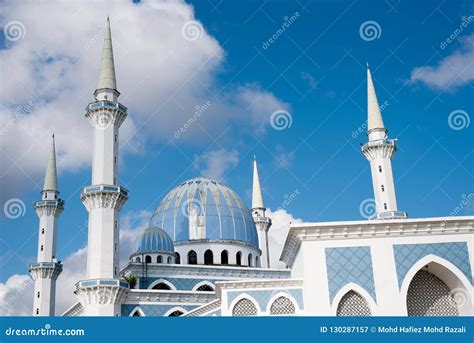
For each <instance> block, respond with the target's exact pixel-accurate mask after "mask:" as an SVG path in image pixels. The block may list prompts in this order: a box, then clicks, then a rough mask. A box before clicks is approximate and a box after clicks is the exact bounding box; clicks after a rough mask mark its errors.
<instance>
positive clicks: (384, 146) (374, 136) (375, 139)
mask: <svg viewBox="0 0 474 343" xmlns="http://www.w3.org/2000/svg"><path fill="white" fill-rule="evenodd" d="M367 112H368V131H367V136H368V138H369V141H368V142H367V143H365V144H364V145H363V146H362V152H363V154H364V155H365V157H366V158H367V159H368V160H369V162H370V170H371V173H372V184H373V187H374V197H375V205H376V210H377V213H376V214H375V215H374V216H373V217H372V218H370V219H396V218H406V217H407V214H406V213H405V212H401V211H398V208H397V197H396V195H395V185H394V183H393V174H392V156H393V154H394V153H395V151H396V150H397V147H396V144H395V140H393V139H389V138H388V136H387V132H388V131H387V129H385V126H384V124H383V120H382V114H381V113H380V107H379V103H378V101H377V96H376V94H375V88H374V83H373V81H372V75H371V74H370V69H369V65H368V64H367Z"/></svg>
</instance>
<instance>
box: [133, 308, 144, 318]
mask: <svg viewBox="0 0 474 343" xmlns="http://www.w3.org/2000/svg"><path fill="white" fill-rule="evenodd" d="M141 316H142V315H141V314H140V311H138V309H137V310H135V312H133V314H132V317H141Z"/></svg>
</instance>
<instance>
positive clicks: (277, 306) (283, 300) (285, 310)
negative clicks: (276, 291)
mask: <svg viewBox="0 0 474 343" xmlns="http://www.w3.org/2000/svg"><path fill="white" fill-rule="evenodd" d="M295 312H296V309H295V305H293V303H292V302H291V300H290V299H288V298H287V297H283V296H281V297H279V298H277V299H275V301H274V302H273V303H272V305H271V307H270V315H272V316H288V315H292V314H295Z"/></svg>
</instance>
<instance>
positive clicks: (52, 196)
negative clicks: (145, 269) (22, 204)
mask: <svg viewBox="0 0 474 343" xmlns="http://www.w3.org/2000/svg"><path fill="white" fill-rule="evenodd" d="M56 175H57V172H56V152H55V146H54V135H53V136H52V140H51V149H50V152H49V159H48V167H47V168H46V175H45V178H44V186H43V191H42V192H41V200H40V201H36V202H35V210H36V214H37V215H38V217H39V233H38V256H37V259H36V262H35V263H31V264H30V266H29V271H30V273H31V276H32V277H33V280H35V293H34V300H33V315H34V316H54V308H55V296H56V280H57V278H58V276H59V275H60V274H61V272H62V270H63V266H62V264H61V262H59V261H58V260H57V259H56V231H57V223H58V219H59V215H60V214H61V213H62V211H63V209H64V201H63V200H61V199H60V198H59V197H58V195H59V191H58V182H57V176H56Z"/></svg>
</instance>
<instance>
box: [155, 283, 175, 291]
mask: <svg viewBox="0 0 474 343" xmlns="http://www.w3.org/2000/svg"><path fill="white" fill-rule="evenodd" d="M152 289H158V290H162V291H171V287H170V286H169V285H167V284H166V283H164V282H159V283H157V284H156V285H154V286H153V288H152Z"/></svg>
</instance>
